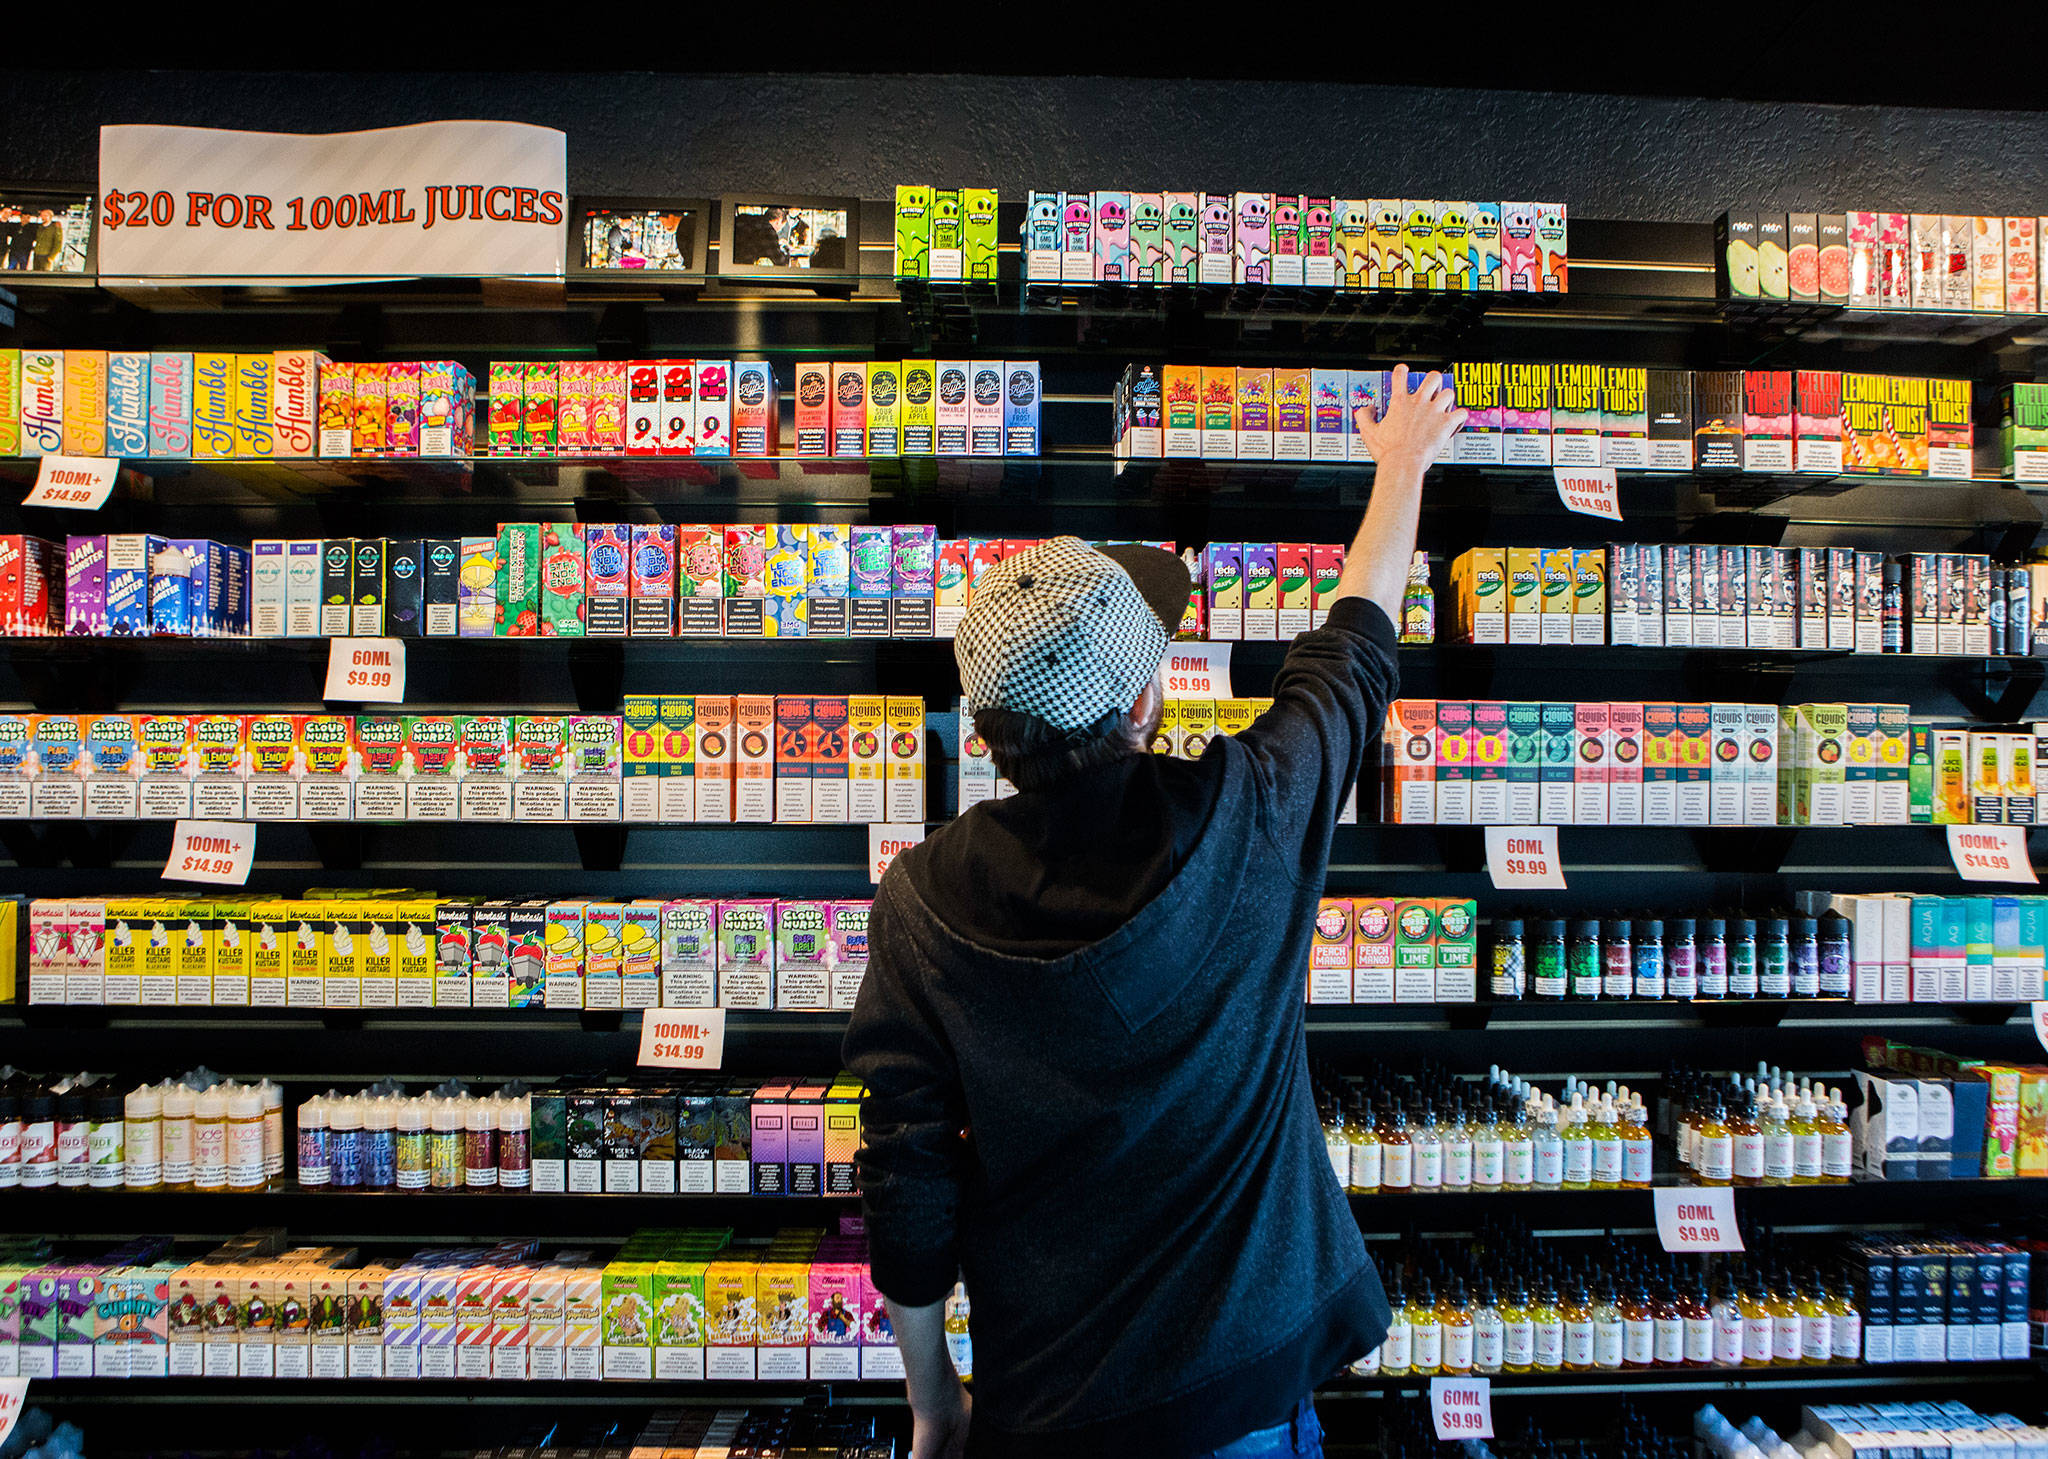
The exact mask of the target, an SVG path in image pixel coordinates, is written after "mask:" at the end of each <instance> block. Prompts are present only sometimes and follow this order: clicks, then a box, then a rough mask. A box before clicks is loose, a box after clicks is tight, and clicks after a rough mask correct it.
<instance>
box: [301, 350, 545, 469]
mask: <svg viewBox="0 0 2048 1459" xmlns="http://www.w3.org/2000/svg"><path fill="white" fill-rule="evenodd" d="M351 368H352V367H351V366H349V365H347V364H330V365H328V366H326V367H325V368H324V369H322V370H321V372H320V454H321V455H323V456H329V455H343V454H346V453H345V452H340V451H333V450H330V449H329V442H330V438H331V433H332V432H334V431H337V430H339V429H340V428H341V427H342V422H343V417H342V413H341V410H345V409H346V408H347V396H346V393H345V392H346V390H347V388H348V380H349V370H350V369H351ZM525 376H526V367H525V366H524V365H522V364H520V363H519V362H518V361H517V360H493V361H491V370H490V374H489V376H488V377H487V383H486V395H485V405H484V441H485V445H486V448H487V449H488V451H489V452H490V454H491V455H493V456H514V455H517V454H519V452H520V450H521V431H520V428H521V426H522V425H523V423H524V416H523V408H524V401H523V399H522V396H521V394H520V390H521V382H522V381H523V380H524V379H525ZM336 384H339V385H340V386H341V387H342V389H343V391H344V394H343V395H342V396H341V410H336V411H333V412H330V410H329V404H330V399H331V398H332V397H333V396H334V392H335V386H336Z"/></svg>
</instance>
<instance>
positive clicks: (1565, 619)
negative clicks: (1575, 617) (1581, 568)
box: [1537, 547, 1576, 644]
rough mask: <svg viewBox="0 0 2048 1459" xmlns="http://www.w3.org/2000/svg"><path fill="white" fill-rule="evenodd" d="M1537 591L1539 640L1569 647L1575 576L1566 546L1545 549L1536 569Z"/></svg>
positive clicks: (1569, 549)
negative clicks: (1540, 604) (1539, 601)
mask: <svg viewBox="0 0 2048 1459" xmlns="http://www.w3.org/2000/svg"><path fill="white" fill-rule="evenodd" d="M1537 571H1538V588H1539V595H1540V596H1541V598H1542V606H1541V608H1540V610H1539V612H1540V614H1541V620H1540V622H1539V624H1538V627H1537V633H1538V635H1539V641H1540V642H1542V643H1548V644H1569V643H1570V642H1571V641H1572V589H1573V586H1574V584H1575V582H1576V576H1575V574H1574V572H1573V570H1572V550H1571V548H1569V547H1546V548H1544V549H1543V550H1542V554H1541V558H1540V563H1539V567H1538V570H1537Z"/></svg>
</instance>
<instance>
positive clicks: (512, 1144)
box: [497, 1094, 533, 1190]
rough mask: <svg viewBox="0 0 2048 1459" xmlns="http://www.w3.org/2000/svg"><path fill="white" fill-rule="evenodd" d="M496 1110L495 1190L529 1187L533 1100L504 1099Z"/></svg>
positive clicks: (526, 1097) (523, 1097) (519, 1096)
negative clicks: (496, 1175) (496, 1180)
mask: <svg viewBox="0 0 2048 1459" xmlns="http://www.w3.org/2000/svg"><path fill="white" fill-rule="evenodd" d="M497 1106H498V1189H500V1190H530V1189H532V1187H533V1097H532V1096H531V1095H527V1094H516V1095H505V1096H502V1097H501V1098H499V1100H498V1101H497Z"/></svg>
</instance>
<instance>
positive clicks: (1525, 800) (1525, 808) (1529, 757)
mask: <svg viewBox="0 0 2048 1459" xmlns="http://www.w3.org/2000/svg"><path fill="white" fill-rule="evenodd" d="M1503 709H1504V715H1505V732H1504V736H1503V738H1502V740H1501V742H1500V743H1501V745H1502V747H1503V752H1502V754H1501V756H1500V760H1499V778H1500V779H1501V780H1503V781H1504V782H1505V783H1506V788H1507V799H1506V805H1505V812H1504V814H1503V816H1502V821H1503V822H1504V823H1505V824H1507V825H1511V826H1532V825H1535V824H1536V821H1537V808H1538V806H1539V805H1540V804H1541V791H1540V781H1541V778H1542V761H1543V706H1542V705H1541V704H1539V703H1536V702H1534V701H1530V700H1514V701H1511V702H1509V703H1508V704H1507V705H1505V706H1503ZM1477 712H1478V706H1477V705H1475V706H1474V713H1475V715H1476V714H1477Z"/></svg>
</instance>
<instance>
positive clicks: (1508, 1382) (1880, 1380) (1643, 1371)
mask: <svg viewBox="0 0 2048 1459" xmlns="http://www.w3.org/2000/svg"><path fill="white" fill-rule="evenodd" d="M2041 1376H2042V1374H2041V1368H2040V1367H2039V1365H2037V1364H2035V1363H2032V1362H2010V1363H1828V1364H1813V1365H1807V1364H1803V1363H1802V1364H1790V1363H1788V1364H1786V1365H1784V1366H1782V1367H1778V1366H1771V1367H1754V1368H1750V1367H1744V1368H1616V1369H1584V1370H1574V1371H1569V1372H1567V1371H1560V1372H1555V1373H1538V1372H1533V1371H1532V1372H1528V1373H1497V1374H1494V1375H1492V1379H1493V1381H1492V1384H1491V1385H1490V1386H1491V1387H1492V1390H1493V1394H1494V1396H1495V1397H1497V1398H1498V1397H1501V1396H1504V1395H1516V1394H1528V1395H1544V1396H1552V1397H1560V1398H1562V1397H1569V1396H1573V1395H1583V1396H1586V1397H1594V1396H1599V1395H1623V1394H1638V1393H1659V1392H1664V1393H1698V1394H1702V1395H1706V1394H1711V1393H1715V1392H1728V1393H1733V1392H1740V1391H1742V1390H1765V1391H1768V1390H1771V1389H1777V1390H1779V1391H1781V1392H1782V1391H1787V1390H1789V1391H1792V1392H1794V1393H1804V1392H1807V1391H1812V1392H1840V1391H1844V1390H1853V1389H1857V1388H1884V1389H1893V1388H1934V1387H1956V1388H1960V1387H1966V1386H1967V1387H1990V1386H2004V1385H2011V1386H2014V1387H2022V1386H2026V1385H2030V1384H2037V1383H2039V1382H2040V1381H2041ZM1428 1392H1429V1379H1428V1378H1426V1377H1423V1378H1417V1377H1413V1376H1402V1377H1393V1378H1389V1377H1385V1376H1379V1377H1372V1378H1352V1377H1344V1378H1333V1379H1331V1380H1329V1381H1328V1382H1327V1383H1325V1384H1324V1385H1323V1386H1322V1387H1320V1388H1318V1389H1317V1390H1316V1399H1317V1401H1318V1402H1321V1401H1323V1400H1326V1399H1349V1398H1387V1397H1392V1396H1395V1395H1397V1394H1398V1395H1401V1396H1414V1395H1418V1394H1420V1395H1426V1394H1427V1393H1428Z"/></svg>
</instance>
